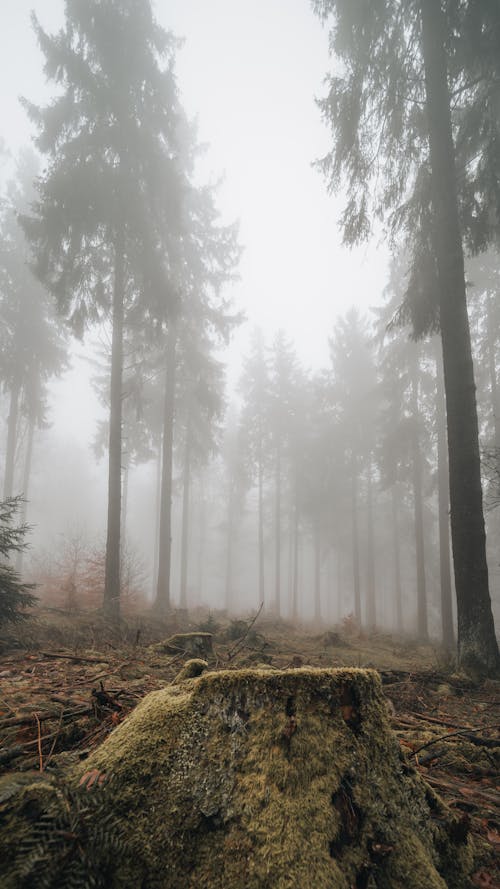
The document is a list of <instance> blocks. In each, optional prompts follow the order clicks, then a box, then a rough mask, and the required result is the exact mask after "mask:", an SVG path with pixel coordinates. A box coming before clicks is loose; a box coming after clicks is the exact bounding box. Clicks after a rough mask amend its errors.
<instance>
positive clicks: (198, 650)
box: [157, 633, 214, 659]
mask: <svg viewBox="0 0 500 889" xmlns="http://www.w3.org/2000/svg"><path fill="white" fill-rule="evenodd" d="M212 639H213V636H212V634H211V633H176V634H175V636H170V638H169V639H165V641H164V642H160V643H159V645H158V646H157V650H161V651H164V652H166V653H167V654H186V655H189V656H190V657H200V658H205V659H206V658H208V657H212V656H213V653H214V652H213V648H212Z"/></svg>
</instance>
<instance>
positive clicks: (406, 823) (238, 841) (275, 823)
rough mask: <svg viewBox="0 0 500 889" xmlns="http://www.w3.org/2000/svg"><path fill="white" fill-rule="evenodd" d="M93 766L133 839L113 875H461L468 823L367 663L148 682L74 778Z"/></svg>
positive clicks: (165, 884)
mask: <svg viewBox="0 0 500 889" xmlns="http://www.w3.org/2000/svg"><path fill="white" fill-rule="evenodd" d="M89 769H93V770H98V771H99V773H101V772H102V773H105V774H106V776H107V779H106V782H105V783H104V784H103V785H102V787H100V788H99V789H98V790H96V791H95V793H96V794H98V796H99V798H100V800H101V804H102V806H103V808H104V811H106V810H107V811H108V812H110V813H111V812H112V813H113V818H114V823H113V829H114V831H115V833H116V828H117V826H118V829H119V834H120V836H121V838H122V840H123V841H124V842H123V846H124V849H125V850H127V851H126V852H124V854H123V855H122V856H117V857H116V864H115V869H114V873H113V874H112V875H111V876H110V875H109V863H108V862H107V867H108V871H107V877H106V879H107V883H106V885H107V886H110V887H122V886H131V885H137V886H142V887H151V889H153V887H154V889H157V887H162V889H180V887H185V889H198V887H203V889H243V887H245V889H291V887H302V886H314V889H351V887H353V886H354V887H357V889H370V887H377V889H445V887H449V889H461V887H466V886H467V885H468V881H467V874H468V872H469V871H470V868H471V864H472V853H471V848H470V841H469V840H468V839H467V836H466V830H465V829H464V826H463V824H462V823H461V822H460V821H457V819H455V818H454V817H453V816H452V815H451V813H450V812H449V810H447V809H446V808H445V807H444V805H443V804H442V803H441V802H440V800H439V799H438V798H437V797H436V796H435V795H434V794H433V792H432V791H431V790H430V788H428V787H427V786H426V785H425V784H424V783H423V781H422V780H421V779H420V777H419V776H418V774H417V773H416V772H415V771H414V770H413V769H412V768H410V767H409V766H408V764H407V763H406V761H405V759H404V757H403V756H402V754H401V753H400V749H399V745H398V743H397V741H396V738H395V737H394V735H393V734H392V732H391V730H390V728H389V725H388V722H387V717H386V710H385V702H384V698H383V696H382V692H381V686H380V681H379V677H378V675H377V674H376V673H374V672H371V671H364V670H313V669H300V670H294V671H290V672H286V671H276V672H275V671H272V672H271V671H259V670H244V671H231V672H219V673H208V674H205V675H204V676H202V677H201V678H199V679H190V680H188V681H186V682H182V683H180V684H178V685H175V686H170V687H168V688H165V689H164V690H162V691H160V692H155V693H153V694H150V695H148V697H147V698H145V699H144V701H143V702H142V703H141V704H140V705H139V706H138V707H137V708H136V710H135V711H134V712H133V713H132V714H131V716H130V717H129V718H128V719H127V720H126V721H125V722H124V723H122V724H121V725H120V726H119V727H118V728H117V729H116V730H115V731H114V732H113V733H112V734H111V735H110V737H109V738H108V739H107V741H106V742H105V743H104V744H103V745H102V746H101V747H100V748H99V749H98V750H97V751H96V752H95V753H94V754H93V755H92V756H91V757H90V759H89V760H88V761H87V763H86V764H85V766H84V767H83V766H82V767H81V768H80V772H79V774H76V775H73V776H72V780H73V784H74V785H76V784H77V783H78V778H79V776H80V775H81V774H82V773H83V771H84V770H85V771H88V770H89ZM88 793H89V794H91V793H94V791H88ZM103 817H105V816H103ZM2 885H3V884H2ZM5 885H8V884H7V883H6V884H5ZM33 885H35V884H33Z"/></svg>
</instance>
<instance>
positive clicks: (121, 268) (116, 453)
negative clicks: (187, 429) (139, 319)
mask: <svg viewBox="0 0 500 889" xmlns="http://www.w3.org/2000/svg"><path fill="white" fill-rule="evenodd" d="M124 249H125V247H124V234H123V230H121V231H120V233H119V234H118V235H117V238H116V243H115V269H114V286H113V309H112V324H113V335H112V342H111V385H110V400H109V401H110V408H109V475H108V530H107V539H106V567H105V577H104V601H103V609H104V614H105V616H106V617H107V618H109V619H110V620H113V621H117V620H119V617H120V517H121V495H122V491H121V485H122V468H121V464H122V378H123V323H124V306H123V299H124V289H125V253H124Z"/></svg>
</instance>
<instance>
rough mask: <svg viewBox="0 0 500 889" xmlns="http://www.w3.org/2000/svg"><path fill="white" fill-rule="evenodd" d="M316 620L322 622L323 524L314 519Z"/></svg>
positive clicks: (316, 518)
mask: <svg viewBox="0 0 500 889" xmlns="http://www.w3.org/2000/svg"><path fill="white" fill-rule="evenodd" d="M314 620H315V622H316V623H317V624H319V623H320V622H321V524H320V520H319V517H318V516H316V517H315V519H314Z"/></svg>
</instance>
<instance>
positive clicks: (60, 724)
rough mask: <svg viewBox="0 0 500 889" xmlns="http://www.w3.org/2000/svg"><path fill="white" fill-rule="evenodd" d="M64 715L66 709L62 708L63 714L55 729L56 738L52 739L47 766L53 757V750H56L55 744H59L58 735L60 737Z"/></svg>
mask: <svg viewBox="0 0 500 889" xmlns="http://www.w3.org/2000/svg"><path fill="white" fill-rule="evenodd" d="M63 716H64V710H61V715H60V717H59V722H58V724H57V728H56V731H55V734H54V740H53V741H52V745H51V748H50V750H49V755H48V757H47V759H46V762H45V768H47V766H48V764H49V762H50V760H51V759H52V754H53V752H54V750H55V746H56V744H57V739H58V737H59V732H60V731H61V726H62V721H63Z"/></svg>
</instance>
